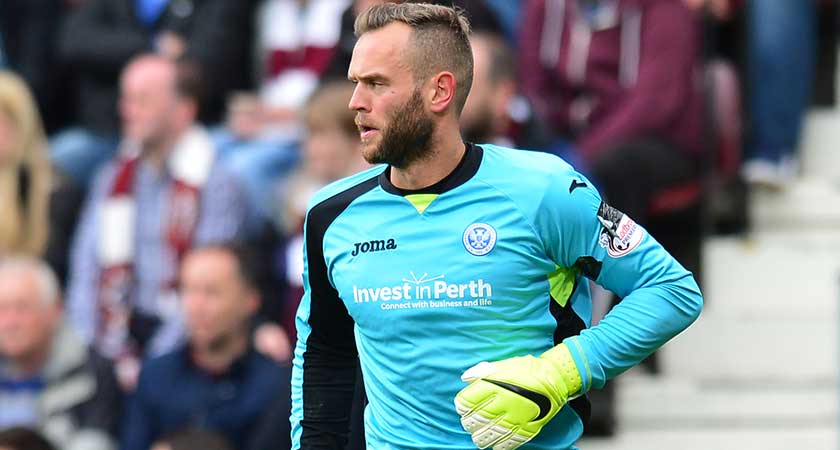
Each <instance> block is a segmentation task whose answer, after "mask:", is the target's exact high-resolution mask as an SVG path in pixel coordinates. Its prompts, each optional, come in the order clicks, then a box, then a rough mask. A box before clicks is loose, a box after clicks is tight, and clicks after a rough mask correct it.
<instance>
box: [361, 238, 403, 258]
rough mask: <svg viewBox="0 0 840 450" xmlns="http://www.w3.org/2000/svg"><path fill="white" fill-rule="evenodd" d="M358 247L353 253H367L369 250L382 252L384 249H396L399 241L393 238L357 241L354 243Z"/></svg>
mask: <svg viewBox="0 0 840 450" xmlns="http://www.w3.org/2000/svg"><path fill="white" fill-rule="evenodd" d="M353 245H355V246H356V248H354V249H353V253H351V255H353V256H356V255H358V254H359V253H367V252H381V251H383V250H396V248H397V241H395V240H394V239H393V238H391V239H388V240H387V241H386V240H385V239H379V240H374V241H367V242H356V243H355V244H353Z"/></svg>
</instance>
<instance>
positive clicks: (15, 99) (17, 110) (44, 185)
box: [0, 71, 52, 255]
mask: <svg viewBox="0 0 840 450" xmlns="http://www.w3.org/2000/svg"><path fill="white" fill-rule="evenodd" d="M0 115H3V116H4V117H2V118H0V120H8V121H9V124H10V125H11V127H12V128H13V129H14V130H15V132H14V133H13V136H14V138H15V142H13V143H12V145H11V151H12V155H11V158H10V159H9V161H7V162H6V163H5V164H2V165H0V205H3V212H2V214H0V254H2V253H23V254H28V255H41V254H43V252H44V249H45V247H46V243H47V235H48V232H49V230H48V224H47V223H48V222H47V219H48V217H47V214H48V212H47V210H48V207H49V195H50V183H51V179H52V176H51V167H50V163H49V158H48V156H47V144H46V137H45V135H44V126H43V124H42V123H41V117H40V115H39V114H38V110H37V107H36V106H35V100H34V99H33V97H32V93H31V92H30V90H29V88H28V87H27V86H26V83H25V82H24V81H23V80H22V79H21V78H20V77H18V76H17V75H15V74H13V73H11V72H8V71H0ZM21 177H26V179H25V180H21ZM22 189H26V193H25V195H24V193H23V192H21V190H22Z"/></svg>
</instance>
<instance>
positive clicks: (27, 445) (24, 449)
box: [0, 427, 55, 450]
mask: <svg viewBox="0 0 840 450" xmlns="http://www.w3.org/2000/svg"><path fill="white" fill-rule="evenodd" d="M0 450H55V447H53V446H52V444H50V442H49V441H48V440H46V439H44V437H43V436H41V435H40V434H39V433H38V432H37V431H34V430H31V429H29V428H25V427H13V428H9V429H6V430H0Z"/></svg>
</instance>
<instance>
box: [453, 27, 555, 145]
mask: <svg viewBox="0 0 840 450" xmlns="http://www.w3.org/2000/svg"><path fill="white" fill-rule="evenodd" d="M470 44H471V45H472V51H473V72H474V74H473V82H472V88H471V89H470V95H469V97H467V102H466V104H465V105H464V110H463V111H462V112H461V119H460V120H461V131H462V134H463V135H464V139H465V140H467V141H469V142H474V143H477V144H482V143H488V144H498V145H504V146H508V147H516V148H522V149H529V150H552V146H553V142H551V137H550V136H549V133H548V132H547V130H546V129H545V127H544V126H543V125H542V124H541V123H540V122H539V120H538V119H537V117H536V116H535V115H534V114H533V111H532V109H531V106H530V104H529V102H528V100H527V99H525V98H524V97H523V96H521V95H520V94H519V83H518V82H517V80H516V60H515V58H514V56H513V51H512V50H511V48H510V47H509V46H508V44H507V42H505V40H504V39H503V38H502V37H501V36H500V35H495V34H491V33H487V32H481V31H479V32H475V33H472V34H471V35H470Z"/></svg>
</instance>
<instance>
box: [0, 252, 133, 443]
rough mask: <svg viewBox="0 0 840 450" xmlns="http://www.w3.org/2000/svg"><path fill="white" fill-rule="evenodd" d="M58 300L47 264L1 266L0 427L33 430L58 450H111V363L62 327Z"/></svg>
mask: <svg viewBox="0 0 840 450" xmlns="http://www.w3.org/2000/svg"><path fill="white" fill-rule="evenodd" d="M59 297H60V293H59V288H58V282H57V280H56V278H55V275H53V273H52V271H50V269H49V268H48V267H47V266H46V265H45V264H44V263H42V262H40V261H38V260H36V259H29V258H26V257H11V258H8V259H6V260H4V261H3V263H1V264H0V405H2V408H0V428H4V427H8V426H28V427H36V428H38V429H39V430H41V431H42V432H44V434H45V435H46V436H47V437H48V438H49V439H50V440H51V441H52V442H53V443H54V444H55V445H56V447H57V448H59V449H61V450H107V449H112V448H114V447H113V440H112V437H111V434H112V433H115V432H116V427H117V424H118V414H116V412H117V411H119V408H120V397H121V393H120V389H119V386H118V385H117V381H116V379H115V377H114V374H113V370H112V366H111V363H110V362H108V361H107V360H105V359H104V358H102V357H101V356H99V355H98V354H97V353H96V352H95V351H93V350H92V349H91V348H90V347H89V346H87V345H86V344H85V343H84V341H82V340H81V339H79V338H78V337H77V336H76V335H75V334H74V333H73V332H72V331H71V330H70V328H69V327H67V326H65V325H63V321H62V313H61V306H60V298H59ZM0 447H2V444H0Z"/></svg>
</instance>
